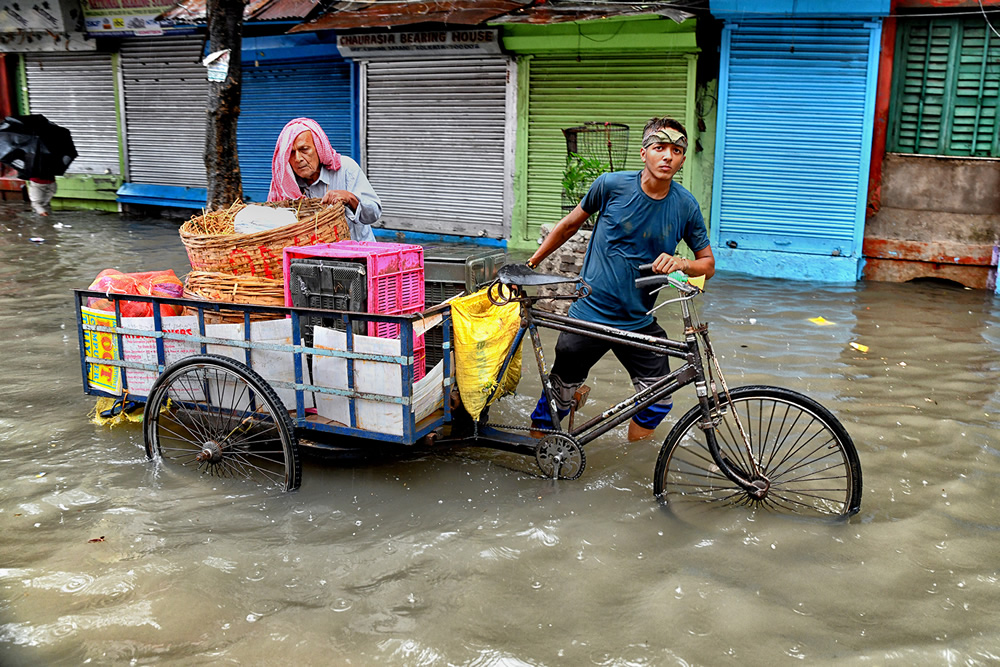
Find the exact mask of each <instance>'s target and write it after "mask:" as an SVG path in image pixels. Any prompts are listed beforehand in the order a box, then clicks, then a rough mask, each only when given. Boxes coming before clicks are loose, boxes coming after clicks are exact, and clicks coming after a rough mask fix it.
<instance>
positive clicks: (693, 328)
mask: <svg viewBox="0 0 1000 667" xmlns="http://www.w3.org/2000/svg"><path fill="white" fill-rule="evenodd" d="M693 296H694V294H689V295H687V296H681V297H680V298H678V299H674V300H672V301H670V302H674V301H676V302H679V303H680V304H681V316H682V320H683V322H684V342H680V341H675V340H672V339H670V338H669V337H664V338H657V337H654V336H648V335H645V334H640V333H636V332H634V331H626V330H624V329H619V328H616V327H612V326H608V325H603V324H595V323H593V322H587V321H585V320H580V319H577V318H574V317H569V316H566V315H557V314H554V313H548V312H545V311H541V310H537V309H536V308H535V305H534V304H535V302H536V301H538V300H539V298H541V297H537V296H528V295H525V294H523V293H522V295H521V296H514V297H511V298H509V301H517V302H519V303H520V308H521V326H520V328H519V329H518V332H517V334H516V336H515V338H514V341H513V343H512V344H511V346H510V349H509V350H508V352H507V355H506V357H505V358H504V361H503V364H501V366H500V371H499V372H498V374H497V376H496V381H495V383H494V389H493V391H492V392H491V393H490V395H489V397H488V398H487V404H489V401H490V400H492V398H493V395H494V394H495V392H496V388H497V387H499V386H500V384H501V382H500V381H501V379H502V378H503V376H504V374H505V373H506V371H507V367H508V366H509V365H510V363H511V360H512V359H513V358H514V355H515V353H516V352H517V350H518V348H519V347H520V345H521V344H522V342H523V341H524V338H525V335H526V334H527V335H528V336H529V337H530V340H531V345H532V349H533V351H534V355H535V361H536V364H537V367H538V373H539V377H540V379H541V381H542V391H543V392H544V393H545V396H546V398H547V399H548V401H547V402H548V407H549V412H550V416H551V418H552V423H553V424H554V425H557V428H555V429H552V430H549V431H544V433H547V434H551V433H554V434H559V435H565V436H569V437H570V438H572V439H573V440H574V441H575V442H577V443H578V444H579V445H580V446H581V447H582V446H584V445H586V444H587V443H588V442H591V441H593V440H594V439H596V438H598V437H600V436H601V435H603V434H605V433H607V432H608V431H610V430H611V429H613V428H615V427H616V426H618V425H619V424H622V423H623V422H625V421H627V420H628V419H631V418H632V417H633V416H634V415H635V414H637V413H638V412H640V411H641V410H644V409H645V408H647V407H649V406H651V405H653V404H655V403H656V402H658V401H659V400H661V399H663V398H664V397H666V396H669V395H671V394H673V393H674V392H676V391H677V390H679V389H681V388H683V387H686V386H687V385H689V384H694V385H695V392H696V394H697V397H698V403H699V406H700V408H701V415H702V418H701V420H700V424H699V425H700V427H701V428H702V429H703V430H704V431H705V436H706V440H707V444H708V447H709V451H710V452H711V454H712V457H713V458H714V459H715V462H716V464H718V466H719V468H720V470H721V471H722V472H723V474H725V475H726V477H728V478H729V479H730V480H732V481H733V483H735V484H737V485H739V486H740V487H741V488H743V489H744V490H745V491H747V493H749V494H750V495H752V496H753V497H757V498H760V497H763V496H764V495H766V493H767V490H768V488H769V482H768V480H767V479H766V478H764V477H763V476H762V475H761V474H760V471H759V470H756V469H755V470H752V471H750V475H749V477H748V476H747V475H746V474H745V473H743V472H742V471H740V470H739V469H737V468H736V467H735V466H734V465H733V464H732V463H731V462H730V461H729V459H728V458H727V457H726V456H724V455H723V454H722V452H721V450H720V448H719V444H718V441H717V440H716V437H715V430H714V429H715V424H716V423H717V422H716V420H715V419H714V416H713V408H712V402H711V400H710V396H711V397H714V398H715V405H716V406H718V409H720V410H725V405H724V401H720V400H719V396H718V392H717V388H716V387H715V383H714V381H712V382H709V380H708V376H707V375H706V373H705V365H704V360H703V358H702V349H701V347H700V345H699V342H698V337H699V336H701V337H702V338H703V339H704V346H705V353H706V354H707V356H708V357H709V362H712V361H713V359H714V352H713V351H712V348H711V342H710V340H709V337H708V325H707V324H699V325H696V324H694V321H695V320H696V316H695V315H694V314H693V312H692V308H691V306H690V304H689V303H688V301H689V300H690V299H691V298H692V297H693ZM670 302H667V303H670ZM661 305H665V304H661ZM540 328H543V329H552V330H554V331H560V332H562V331H565V332H569V333H575V334H581V335H584V336H587V337H590V338H595V339H599V340H605V341H608V342H613V343H615V344H618V345H625V346H628V347H633V348H636V349H639V350H646V351H649V352H653V353H657V354H665V355H667V356H669V357H672V358H675V359H680V360H682V361H683V362H684V363H683V364H682V365H681V366H680V367H679V368H677V369H676V370H673V371H671V372H670V373H669V374H668V375H666V376H665V377H663V378H661V379H660V380H658V381H657V382H655V383H654V384H652V385H650V386H649V387H646V388H645V389H642V390H640V391H638V392H636V393H635V394H633V395H632V396H630V397H628V398H626V399H625V400H623V401H620V402H618V403H616V404H615V405H612V406H610V407H608V408H606V409H605V410H604V411H602V412H601V413H600V414H599V415H597V416H595V417H593V418H591V419H590V420H588V421H587V422H585V423H584V424H581V425H579V426H576V427H574V428H572V429H569V430H563V429H562V425H561V421H560V419H559V418H558V415H557V412H556V407H555V402H554V401H553V400H552V399H553V396H552V386H551V384H550V383H549V380H548V373H547V372H546V368H545V358H544V353H543V348H542V342H541V337H540V335H539V333H538V330H539V329H540ZM723 384H724V383H723ZM723 392H724V393H725V392H726V389H725V387H724V388H723ZM727 400H728V397H727ZM741 430H742V429H741ZM744 439H745V436H744ZM748 453H749V448H748ZM749 460H750V461H751V462H752V463H753V465H754V466H756V462H755V460H754V457H753V456H752V453H751V456H750V459H749Z"/></svg>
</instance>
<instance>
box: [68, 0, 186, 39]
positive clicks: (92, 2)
mask: <svg viewBox="0 0 1000 667" xmlns="http://www.w3.org/2000/svg"><path fill="white" fill-rule="evenodd" d="M80 4H81V6H82V7H83V18H84V21H85V25H86V31H87V32H88V33H89V34H91V35H100V36H118V37H130V36H133V35H134V36H143V35H160V34H163V30H164V28H169V27H171V26H173V22H172V21H167V22H164V21H157V17H158V16H160V15H161V14H162V13H163V12H165V11H167V10H168V9H170V8H171V7H173V6H174V5H175V4H176V2H174V1H173V0H81V2H80Z"/></svg>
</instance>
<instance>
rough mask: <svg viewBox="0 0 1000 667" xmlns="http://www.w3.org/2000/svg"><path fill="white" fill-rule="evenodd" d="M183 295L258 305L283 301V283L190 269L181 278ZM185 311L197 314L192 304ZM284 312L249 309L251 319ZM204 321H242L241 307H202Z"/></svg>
mask: <svg viewBox="0 0 1000 667" xmlns="http://www.w3.org/2000/svg"><path fill="white" fill-rule="evenodd" d="M184 298H186V299H200V300H202V301H223V302H226V303H246V304H253V305H258V306H283V305H285V283H284V281H283V280H270V279H268V278H257V277H255V276H234V275H231V274H228V273H214V272H207V271H192V272H191V273H189V274H188V275H187V276H186V277H185V279H184ZM184 314H185V315H197V314H198V311H197V309H195V308H190V307H189V308H187V309H185V312H184ZM282 317H284V316H283V315H271V314H266V313H252V314H251V315H250V319H251V321H254V322H259V321H262V320H273V319H280V318H282ZM205 322H206V323H207V324H219V323H223V322H243V311H242V310H226V309H220V310H219V311H214V310H205Z"/></svg>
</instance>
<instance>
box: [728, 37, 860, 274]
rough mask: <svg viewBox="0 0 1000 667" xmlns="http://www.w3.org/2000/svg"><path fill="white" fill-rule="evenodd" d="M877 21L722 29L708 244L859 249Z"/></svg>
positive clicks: (847, 252)
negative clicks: (713, 177)
mask: <svg viewBox="0 0 1000 667" xmlns="http://www.w3.org/2000/svg"><path fill="white" fill-rule="evenodd" d="M879 35H880V24H875V23H869V22H862V21H795V22H790V21H773V22H767V21H759V22H746V23H743V22H741V23H739V24H728V25H727V26H726V27H725V29H724V30H723V51H722V66H721V69H722V77H721V80H720V86H719V89H720V98H719V109H720V117H719V128H718V142H717V144H716V164H715V184H714V188H713V203H712V241H713V245H724V246H729V247H731V248H741V249H751V250H773V251H785V252H796V253H806V254H824V255H840V256H852V255H856V254H858V253H859V252H860V239H861V230H862V224H863V220H864V219H863V214H864V201H865V193H866V191H867V182H868V164H869V161H870V158H871V124H872V120H871V119H872V109H873V105H874V92H875V77H876V74H877V70H878V68H877V53H878V40H879Z"/></svg>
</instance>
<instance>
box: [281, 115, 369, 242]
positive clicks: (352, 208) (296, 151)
mask: <svg viewBox="0 0 1000 667" xmlns="http://www.w3.org/2000/svg"><path fill="white" fill-rule="evenodd" d="M299 197H319V198H322V200H323V203H324V204H332V203H333V202H335V201H337V200H338V199H339V200H341V201H343V202H344V208H345V213H346V216H347V223H348V225H349V226H350V228H351V239H352V240H354V241H374V240H375V234H374V233H373V232H372V228H371V225H372V224H374V223H375V221H377V220H378V219H379V217H380V216H381V215H382V200H380V199H379V197H378V195H377V194H375V190H374V189H373V188H372V185H371V183H369V182H368V177H366V176H365V173H364V172H363V171H361V167H360V166H359V165H358V163H357V162H355V161H354V160H352V159H351V158H349V157H347V156H346V155H340V154H339V153H337V151H335V150H333V147H332V146H331V145H330V140H329V139H328V138H327V136H326V133H325V132H323V128H321V127H320V126H319V123H317V122H316V121H314V120H312V119H311V118H296V119H295V120H291V121H289V122H288V123H287V124H286V125H285V127H284V129H282V130H281V134H280V135H278V141H277V143H276V144H275V147H274V157H273V158H272V160H271V190H270V192H269V193H268V195H267V200H268V201H281V200H283V199H298V198H299Z"/></svg>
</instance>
